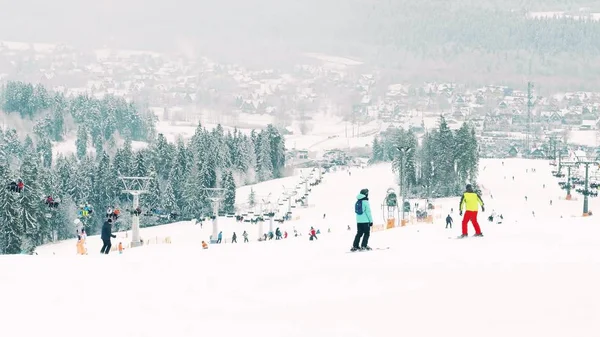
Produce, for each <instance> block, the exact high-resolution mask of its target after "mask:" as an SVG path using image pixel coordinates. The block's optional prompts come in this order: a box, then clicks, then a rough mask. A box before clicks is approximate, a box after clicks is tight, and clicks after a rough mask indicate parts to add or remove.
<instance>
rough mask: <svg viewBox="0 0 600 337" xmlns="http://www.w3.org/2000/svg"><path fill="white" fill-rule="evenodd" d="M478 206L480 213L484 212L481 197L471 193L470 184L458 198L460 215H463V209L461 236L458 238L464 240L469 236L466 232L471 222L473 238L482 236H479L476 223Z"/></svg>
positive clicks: (479, 229)
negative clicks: (473, 230) (473, 229)
mask: <svg viewBox="0 0 600 337" xmlns="http://www.w3.org/2000/svg"><path fill="white" fill-rule="evenodd" d="M479 205H481V211H482V212H485V206H484V205H483V200H481V196H479V194H478V193H475V192H474V191H473V186H471V184H467V188H466V191H465V193H463V195H462V198H460V204H459V210H460V211H459V214H460V215H462V214H463V209H465V215H464V217H463V220H462V235H461V236H459V238H466V237H468V236H469V234H468V230H467V224H468V223H469V221H471V223H472V224H473V227H475V236H483V234H481V228H480V227H479V223H478V222H477V211H478V210H479Z"/></svg>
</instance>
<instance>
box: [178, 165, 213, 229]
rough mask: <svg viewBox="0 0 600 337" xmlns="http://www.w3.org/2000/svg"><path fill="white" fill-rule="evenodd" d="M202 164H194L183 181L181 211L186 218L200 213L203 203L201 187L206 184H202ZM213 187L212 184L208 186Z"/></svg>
mask: <svg viewBox="0 0 600 337" xmlns="http://www.w3.org/2000/svg"><path fill="white" fill-rule="evenodd" d="M202 168H203V165H200V164H198V165H195V167H194V168H192V170H191V171H190V173H189V174H188V175H187V177H186V179H185V182H184V183H183V191H182V203H183V207H181V213H182V215H184V216H185V217H186V218H190V219H191V218H193V217H196V216H198V215H200V213H201V209H202V205H203V201H204V200H203V199H204V198H203V197H204V191H203V190H202V189H203V188H205V187H207V186H203V185H202V177H201V176H200V175H201V171H202ZM208 187H213V186H208Z"/></svg>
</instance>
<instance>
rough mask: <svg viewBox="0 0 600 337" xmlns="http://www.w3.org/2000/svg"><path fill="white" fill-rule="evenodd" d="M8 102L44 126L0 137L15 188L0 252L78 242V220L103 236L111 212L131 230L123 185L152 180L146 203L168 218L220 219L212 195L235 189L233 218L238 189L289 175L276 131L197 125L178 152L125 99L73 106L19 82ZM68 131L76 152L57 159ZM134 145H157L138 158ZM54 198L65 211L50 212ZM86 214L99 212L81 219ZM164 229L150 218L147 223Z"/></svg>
mask: <svg viewBox="0 0 600 337" xmlns="http://www.w3.org/2000/svg"><path fill="white" fill-rule="evenodd" d="M1 97H2V100H1V101H0V104H1V106H2V109H3V110H4V111H5V113H8V114H12V113H14V114H20V116H21V117H22V118H25V119H34V120H37V121H39V122H37V124H36V126H35V130H34V132H33V134H32V136H29V135H28V136H27V137H25V139H24V140H23V141H21V140H20V139H21V137H19V134H18V132H17V130H16V129H15V128H10V126H7V128H6V129H5V130H0V181H2V182H3V183H4V184H5V186H6V187H5V188H2V189H0V207H1V208H2V210H3V212H2V213H1V214H0V253H4V254H14V253H20V252H30V251H32V250H33V249H34V248H35V247H36V246H38V245H41V244H44V243H48V242H52V241H56V240H63V239H67V238H71V237H74V236H75V225H74V221H75V220H76V219H78V218H79V219H80V220H81V221H82V222H83V224H84V226H85V229H86V232H87V233H88V234H90V235H91V234H96V233H98V232H99V229H100V227H101V224H102V222H103V221H104V220H105V217H106V210H107V209H108V208H109V207H114V208H119V209H120V210H121V214H122V220H121V221H119V222H118V223H117V225H116V226H115V227H114V230H123V229H127V228H128V227H127V226H129V223H130V221H129V217H130V216H131V212H132V211H133V210H131V209H130V208H131V196H130V195H128V194H124V193H122V190H123V189H124V188H125V186H124V185H123V183H122V182H121V180H120V179H119V177H121V176H134V177H136V176H142V177H151V178H153V179H152V180H151V182H150V184H149V186H148V190H149V193H147V194H144V195H142V196H141V199H140V206H141V208H142V212H143V213H148V212H147V211H149V210H161V212H160V213H161V214H170V215H171V214H172V215H176V216H177V218H178V219H182V220H184V219H192V218H196V219H201V218H204V217H208V216H212V214H211V212H212V208H211V205H210V202H209V201H208V200H207V195H206V193H205V192H204V191H203V188H213V187H221V188H224V189H226V193H225V198H224V201H223V202H222V204H221V210H220V211H222V212H227V213H233V212H235V204H236V199H235V198H236V196H235V189H236V187H237V186H241V185H244V184H249V183H254V182H260V181H265V180H269V179H274V178H279V177H281V176H282V174H283V168H284V166H285V144H284V138H283V136H282V135H281V134H280V133H279V131H278V130H277V129H276V128H275V127H273V126H272V125H269V126H267V127H266V128H265V129H264V130H262V131H259V132H257V131H252V132H250V133H249V134H244V133H243V132H241V131H239V130H234V131H233V132H225V131H224V129H223V127H221V126H220V125H218V126H217V127H216V128H214V129H212V130H209V129H207V128H205V127H203V126H202V125H198V126H197V128H196V131H195V134H194V135H193V136H192V137H191V139H189V140H188V141H184V140H182V139H178V140H177V141H176V142H175V143H169V142H168V141H167V139H166V138H165V137H164V135H162V134H156V132H155V119H154V118H153V117H152V116H150V115H148V114H143V113H140V112H139V111H138V109H136V107H135V106H134V105H133V104H130V103H127V102H126V101H125V100H123V99H121V98H118V97H112V96H107V97H106V98H104V99H102V100H98V99H94V98H91V97H88V96H79V97H75V98H65V97H64V96H62V95H61V94H52V93H49V92H48V91H47V90H46V89H45V88H43V87H41V86H32V85H30V84H26V83H18V82H16V83H9V84H7V85H6V86H5V87H4V88H3V90H2V93H1ZM117 121H120V122H117ZM71 124H72V125H71ZM68 125H71V127H73V125H74V126H75V127H76V128H77V140H76V152H75V153H73V154H71V155H69V156H62V155H59V156H57V157H55V155H54V153H53V144H54V142H56V141H60V140H63V139H64V137H65V136H66V128H67V127H68ZM121 138H122V139H124V141H123V144H122V145H121V146H118V144H120V142H119V141H118V139H121ZM134 140H139V141H146V142H148V146H147V147H145V148H141V149H138V150H134V149H133V148H132V141H134ZM18 181H22V182H23V184H24V188H23V189H22V191H20V192H15V191H13V190H11V189H10V188H9V186H10V184H11V183H16V182H18ZM48 196H50V197H52V199H53V200H56V201H59V204H58V207H49V205H48V204H47V203H46V202H45V201H46V199H47V197H48ZM86 206H87V207H90V208H91V209H92V210H93V212H92V213H91V214H89V215H88V216H83V217H82V216H81V215H80V213H79V210H80V209H81V208H83V207H86ZM154 214H155V213H154ZM157 221H159V219H158V218H157V217H155V216H153V213H150V214H149V216H148V217H144V218H143V219H142V220H141V221H140V223H141V224H142V225H151V224H155V223H156V222H157Z"/></svg>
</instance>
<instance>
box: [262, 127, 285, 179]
mask: <svg viewBox="0 0 600 337" xmlns="http://www.w3.org/2000/svg"><path fill="white" fill-rule="evenodd" d="M264 132H265V133H266V137H267V138H268V140H269V148H270V153H269V154H270V158H271V167H272V172H273V178H281V177H282V175H283V168H284V166H285V142H284V140H283V137H282V136H281V134H280V133H279V130H277V128H275V127H274V126H273V125H271V124H269V125H267V129H266V130H265V131H264Z"/></svg>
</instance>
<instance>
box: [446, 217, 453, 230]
mask: <svg viewBox="0 0 600 337" xmlns="http://www.w3.org/2000/svg"><path fill="white" fill-rule="evenodd" d="M452 222H453V221H452V217H451V216H450V214H448V216H447V217H446V228H448V226H450V228H452Z"/></svg>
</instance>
